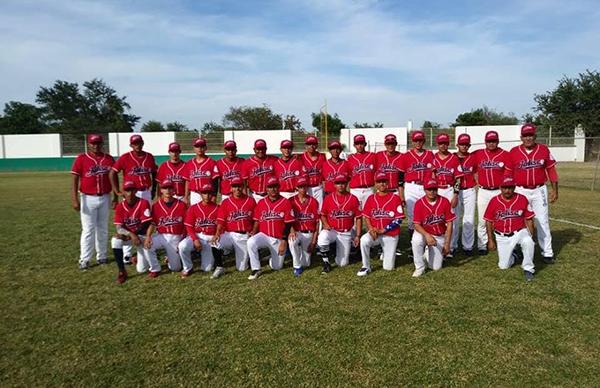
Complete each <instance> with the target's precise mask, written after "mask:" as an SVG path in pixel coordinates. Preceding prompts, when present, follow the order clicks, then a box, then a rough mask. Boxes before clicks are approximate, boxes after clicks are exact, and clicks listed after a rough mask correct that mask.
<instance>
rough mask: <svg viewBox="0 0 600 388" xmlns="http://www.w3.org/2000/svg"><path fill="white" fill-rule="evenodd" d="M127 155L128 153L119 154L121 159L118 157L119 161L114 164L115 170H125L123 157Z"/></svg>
mask: <svg viewBox="0 0 600 388" xmlns="http://www.w3.org/2000/svg"><path fill="white" fill-rule="evenodd" d="M125 155H127V154H123V155H121V156H119V159H117V161H116V162H115V164H113V167H112V169H113V170H115V171H116V172H121V171H123V163H124V162H123V157H124V156H125Z"/></svg>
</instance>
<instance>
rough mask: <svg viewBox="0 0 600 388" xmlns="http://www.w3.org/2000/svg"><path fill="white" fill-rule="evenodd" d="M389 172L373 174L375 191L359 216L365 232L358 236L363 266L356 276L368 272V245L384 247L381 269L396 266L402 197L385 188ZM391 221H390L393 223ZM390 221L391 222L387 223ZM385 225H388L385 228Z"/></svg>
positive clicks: (369, 250)
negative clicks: (364, 225) (363, 221)
mask: <svg viewBox="0 0 600 388" xmlns="http://www.w3.org/2000/svg"><path fill="white" fill-rule="evenodd" d="M388 179H389V178H388V173H386V172H383V171H380V172H378V173H377V174H376V175H375V186H376V187H377V192H376V193H375V194H373V195H371V196H370V197H369V198H367V201H366V202H365V206H364V207H363V211H362V216H363V219H364V220H365V223H366V225H367V230H368V233H365V234H364V235H363V236H362V238H361V239H360V250H361V254H362V263H363V264H362V268H361V269H360V271H358V274H357V275H358V276H365V275H368V274H369V273H371V258H370V254H371V248H372V247H373V246H375V245H381V247H382V248H383V269H385V270H388V271H391V270H393V269H394V267H395V265H396V246H397V245H398V235H399V234H400V227H399V226H400V224H399V221H401V220H402V219H403V218H404V211H403V210H402V199H400V197H399V196H398V195H396V194H394V193H391V192H390V191H389V190H388ZM394 221H395V223H394V224H392V222H394ZM390 224H392V225H390ZM386 227H387V228H386Z"/></svg>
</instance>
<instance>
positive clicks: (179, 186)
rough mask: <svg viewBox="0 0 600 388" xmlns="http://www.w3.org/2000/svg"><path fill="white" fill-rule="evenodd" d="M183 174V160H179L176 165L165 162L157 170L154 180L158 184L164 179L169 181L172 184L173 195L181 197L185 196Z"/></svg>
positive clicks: (168, 161)
mask: <svg viewBox="0 0 600 388" xmlns="http://www.w3.org/2000/svg"><path fill="white" fill-rule="evenodd" d="M184 174H185V162H184V161H183V160H180V161H179V162H177V163H173V162H171V161H170V160H167V161H166V162H164V163H163V164H161V165H160V167H159V168H158V172H157V173H156V180H157V181H158V183H160V182H162V181H164V180H165V179H170V180H171V181H172V182H173V192H174V193H175V195H178V196H183V195H185V179H184V178H183V176H184Z"/></svg>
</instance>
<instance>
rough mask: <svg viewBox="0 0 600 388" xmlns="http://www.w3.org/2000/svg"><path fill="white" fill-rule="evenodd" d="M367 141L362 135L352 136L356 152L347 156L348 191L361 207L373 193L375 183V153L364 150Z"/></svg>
mask: <svg viewBox="0 0 600 388" xmlns="http://www.w3.org/2000/svg"><path fill="white" fill-rule="evenodd" d="M366 146H367V141H366V140H365V137H364V135H356V136H354V148H355V149H356V153H353V154H351V155H350V156H349V157H348V165H349V167H350V193H351V194H353V195H355V196H356V198H358V201H359V202H360V208H361V209H362V208H363V206H364V204H365V201H366V200H367V198H369V197H370V196H371V194H373V186H374V185H375V164H376V163H377V161H376V158H375V154H374V153H372V152H369V151H366V150H365V147H366Z"/></svg>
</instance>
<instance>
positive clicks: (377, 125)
mask: <svg viewBox="0 0 600 388" xmlns="http://www.w3.org/2000/svg"><path fill="white" fill-rule="evenodd" d="M327 125H328V126H329V123H327ZM352 125H353V126H354V128H383V123H380V122H379V121H376V122H374V123H373V124H369V123H366V122H365V123H359V122H358V121H355V122H354V124H352Z"/></svg>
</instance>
